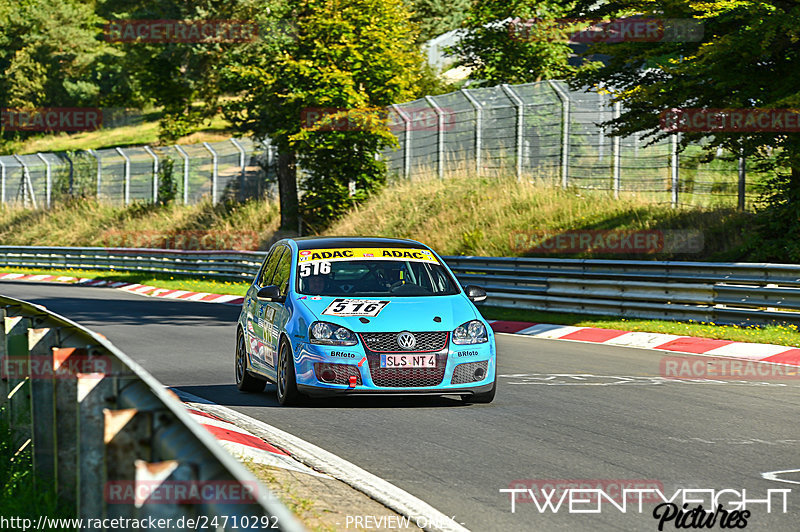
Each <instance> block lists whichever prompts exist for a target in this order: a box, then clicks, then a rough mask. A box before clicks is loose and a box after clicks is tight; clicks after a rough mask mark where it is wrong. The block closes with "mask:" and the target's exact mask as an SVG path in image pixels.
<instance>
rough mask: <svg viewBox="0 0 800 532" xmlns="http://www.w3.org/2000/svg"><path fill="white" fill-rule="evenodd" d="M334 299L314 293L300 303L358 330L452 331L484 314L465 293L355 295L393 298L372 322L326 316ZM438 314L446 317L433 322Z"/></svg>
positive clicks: (312, 310)
mask: <svg viewBox="0 0 800 532" xmlns="http://www.w3.org/2000/svg"><path fill="white" fill-rule="evenodd" d="M300 297H302V296H300ZM334 299H339V298H336V297H329V296H321V298H320V299H311V296H308V297H306V298H305V299H300V300H299V302H300V303H302V304H303V305H305V306H306V308H308V309H309V310H310V311H311V312H312V313H313V314H314V316H315V318H316V319H318V320H322V321H327V322H330V323H335V324H337V325H341V326H343V327H347V328H348V329H350V330H352V331H354V332H382V331H385V332H391V331H403V330H409V331H451V330H453V329H455V328H456V327H458V326H459V325H461V324H462V323H464V322H467V321H469V320H474V319H476V318H479V317H480V316H479V315H478V314H477V312H476V311H475V309H474V307H473V306H472V305H471V304H470V302H469V300H467V299H466V298H465V297H464V296H463V295H461V294H458V295H453V296H425V297H402V298H399V297H395V298H391V297H386V298H353V299H370V300H375V301H380V300H383V301H389V304H388V305H386V306H385V307H384V308H383V310H381V312H380V313H379V314H378V315H377V316H375V317H370V318H368V319H369V323H362V322H361V320H360V319H359V318H358V316H352V317H350V316H347V317H345V316H328V315H323V314H322V311H324V310H325V309H326V308H327V307H328V305H330V304H331V303H332V302H333V300H334ZM437 316H438V317H440V318H441V319H442V321H441V322H435V321H433V318H435V317H437Z"/></svg>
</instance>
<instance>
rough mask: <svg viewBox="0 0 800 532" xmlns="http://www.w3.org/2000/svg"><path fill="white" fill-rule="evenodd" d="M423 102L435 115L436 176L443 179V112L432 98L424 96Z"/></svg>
mask: <svg viewBox="0 0 800 532" xmlns="http://www.w3.org/2000/svg"><path fill="white" fill-rule="evenodd" d="M425 101H426V102H428V105H430V106H431V107H433V111H434V112H435V113H436V174H437V175H438V176H439V179H444V111H443V110H442V108H441V107H439V104H438V103H436V100H434V99H433V97H432V96H425Z"/></svg>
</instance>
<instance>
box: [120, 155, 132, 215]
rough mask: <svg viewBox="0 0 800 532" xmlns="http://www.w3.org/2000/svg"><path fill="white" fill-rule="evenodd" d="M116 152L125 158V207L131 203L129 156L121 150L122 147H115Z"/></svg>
mask: <svg viewBox="0 0 800 532" xmlns="http://www.w3.org/2000/svg"><path fill="white" fill-rule="evenodd" d="M116 151H117V153H119V154H120V155H121V156H122V158H123V159H125V192H124V194H125V206H126V207H127V206H128V205H130V203H131V158H130V157H128V155H127V154H126V153H125V152H124V151H122V148H117V149H116Z"/></svg>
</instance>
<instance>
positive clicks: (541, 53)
mask: <svg viewBox="0 0 800 532" xmlns="http://www.w3.org/2000/svg"><path fill="white" fill-rule="evenodd" d="M564 4H565V3H564V2H557V1H547V2H542V1H539V0H511V1H508V0H475V1H474V2H473V4H472V8H471V9H470V11H469V14H468V15H467V19H466V21H465V22H464V24H463V28H464V31H463V32H462V34H461V39H460V41H459V42H458V43H457V44H456V45H455V46H454V47H453V50H452V52H453V53H454V54H456V55H457V56H458V57H459V63H460V64H461V65H463V66H466V67H469V68H470V69H472V73H471V74H470V79H473V80H478V81H483V82H484V83H485V84H487V85H499V84H501V83H528V82H533V81H540V80H542V79H562V78H566V77H569V76H571V75H573V74H574V73H575V72H576V70H577V68H576V67H574V66H571V65H570V64H569V57H570V55H571V54H572V49H571V48H570V47H569V45H568V43H567V42H566V39H561V38H558V36H557V35H553V34H546V35H545V34H542V35H537V34H535V33H531V31H530V30H531V29H534V30H535V29H537V28H541V29H544V30H547V29H548V28H553V27H554V26H555V21H556V20H557V19H558V18H559V17H562V16H564V15H565V14H566V13H567V12H568V9H567V6H565V5H564ZM544 33H546V31H545V32H544Z"/></svg>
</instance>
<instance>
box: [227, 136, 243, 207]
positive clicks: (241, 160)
mask: <svg viewBox="0 0 800 532" xmlns="http://www.w3.org/2000/svg"><path fill="white" fill-rule="evenodd" d="M231 144H233V145H234V146H236V149H237V150H239V166H240V167H241V169H242V173H241V174H240V175H239V200H240V201H244V199H245V194H244V183H245V179H244V178H245V173H246V172H247V166H245V165H246V161H245V158H246V157H247V152H246V151H245V149H244V147H243V146H242V145H241V144H240V143H239V141H238V140H236V139H235V138H233V137H231Z"/></svg>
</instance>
